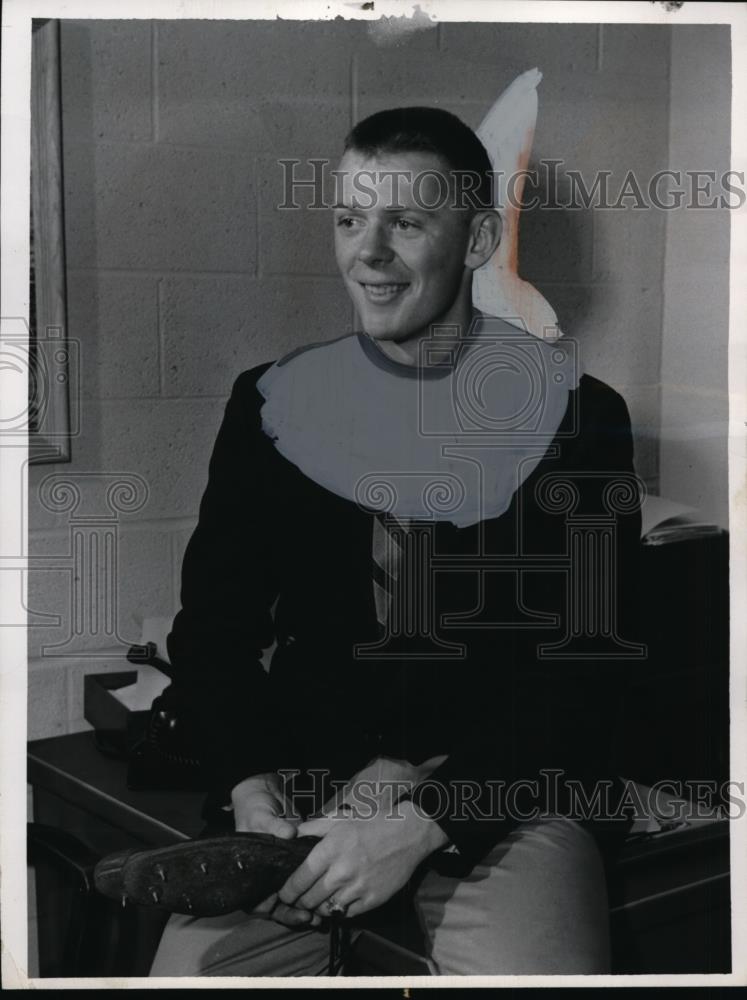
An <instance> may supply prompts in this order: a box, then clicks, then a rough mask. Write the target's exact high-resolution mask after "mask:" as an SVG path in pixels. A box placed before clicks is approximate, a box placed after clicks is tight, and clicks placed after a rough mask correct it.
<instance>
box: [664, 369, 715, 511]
mask: <svg viewBox="0 0 747 1000" xmlns="http://www.w3.org/2000/svg"><path fill="white" fill-rule="evenodd" d="M661 489H662V494H663V495H664V496H668V497H672V499H675V500H678V501H680V503H685V504H689V505H691V506H693V507H695V508H696V509H698V510H699V511H700V513H701V515H702V516H703V517H704V518H706V519H709V520H713V521H715V523H716V524H719V525H720V526H721V527H722V528H726V527H728V525H729V489H728V394H727V393H726V392H723V391H718V390H703V389H701V388H700V387H693V388H691V387H688V386H672V385H668V384H666V383H664V384H663V385H662V417H661Z"/></svg>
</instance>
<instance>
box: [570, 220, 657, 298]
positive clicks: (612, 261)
mask: <svg viewBox="0 0 747 1000" xmlns="http://www.w3.org/2000/svg"><path fill="white" fill-rule="evenodd" d="M581 214H584V215H590V214H591V213H590V212H582V213H581ZM666 214H667V213H665V212H663V211H660V210H657V209H655V208H649V209H643V210H641V211H638V210H634V209H620V210H610V211H605V210H604V209H596V210H593V221H594V280H595V281H623V282H629V283H631V284H636V285H645V284H646V283H653V282H659V283H660V282H661V281H662V280H663V274H664V247H665V245H666V224H667V219H666Z"/></svg>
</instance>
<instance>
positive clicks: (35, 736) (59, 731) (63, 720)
mask: <svg viewBox="0 0 747 1000" xmlns="http://www.w3.org/2000/svg"><path fill="white" fill-rule="evenodd" d="M67 725H68V703H67V666H66V665H65V663H63V662H62V661H60V660H56V661H52V660H50V661H48V662H47V661H31V662H29V671H28V739H29V740H41V739H46V738H47V737H48V736H62V735H63V734H64V733H66V732H68V728H67Z"/></svg>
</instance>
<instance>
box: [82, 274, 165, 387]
mask: <svg viewBox="0 0 747 1000" xmlns="http://www.w3.org/2000/svg"><path fill="white" fill-rule="evenodd" d="M67 314H68V336H69V337H70V338H71V339H75V340H77V341H78V342H79V344H80V351H79V357H80V364H81V375H82V382H81V385H82V394H83V396H93V397H102V396H103V397H121V396H153V395H157V394H158V388H159V371H158V283H157V279H155V278H151V277H147V276H134V275H127V274H108V275H104V274H94V273H91V272H76V271H72V272H70V273H69V274H68V278H67Z"/></svg>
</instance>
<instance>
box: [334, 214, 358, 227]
mask: <svg viewBox="0 0 747 1000" xmlns="http://www.w3.org/2000/svg"><path fill="white" fill-rule="evenodd" d="M357 222H358V220H357V219H354V218H353V217H352V216H350V215H342V216H340V218H339V219H338V220H337V225H338V226H339V227H340V228H341V229H352V228H353V227H354V226H355V225H356V224H357Z"/></svg>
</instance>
